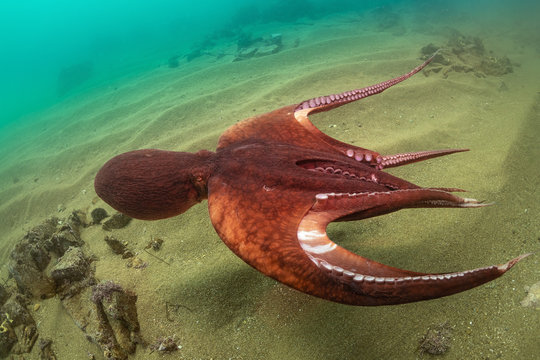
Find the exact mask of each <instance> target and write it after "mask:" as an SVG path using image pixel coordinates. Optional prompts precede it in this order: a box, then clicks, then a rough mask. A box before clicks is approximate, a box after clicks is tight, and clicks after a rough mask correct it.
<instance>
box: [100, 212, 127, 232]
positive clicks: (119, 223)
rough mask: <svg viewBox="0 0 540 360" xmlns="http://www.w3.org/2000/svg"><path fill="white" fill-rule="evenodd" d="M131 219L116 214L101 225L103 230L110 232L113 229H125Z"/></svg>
mask: <svg viewBox="0 0 540 360" xmlns="http://www.w3.org/2000/svg"><path fill="white" fill-rule="evenodd" d="M131 220H132V219H131V218H130V217H129V216H127V215H124V214H122V213H116V214H114V215H113V216H111V218H110V219H109V220H107V221H105V222H104V223H103V230H106V231H111V230H113V229H121V228H123V227H126V226H127V225H128V224H129V223H130V222H131Z"/></svg>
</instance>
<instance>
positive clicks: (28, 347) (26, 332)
mask: <svg viewBox="0 0 540 360" xmlns="http://www.w3.org/2000/svg"><path fill="white" fill-rule="evenodd" d="M15 333H16V335H17V340H18V341H17V344H15V345H14V346H13V348H12V349H11V353H12V354H26V353H29V352H30V351H32V348H33V347H34V344H35V343H36V340H37V338H38V336H39V333H38V331H37V328H36V325H35V324H31V325H26V326H20V327H18V328H16V329H15Z"/></svg>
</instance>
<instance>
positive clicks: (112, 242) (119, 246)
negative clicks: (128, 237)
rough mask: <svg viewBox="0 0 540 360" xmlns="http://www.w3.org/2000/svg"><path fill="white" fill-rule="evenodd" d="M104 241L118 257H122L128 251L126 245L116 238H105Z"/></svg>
mask: <svg viewBox="0 0 540 360" xmlns="http://www.w3.org/2000/svg"><path fill="white" fill-rule="evenodd" d="M104 240H105V242H106V243H107V245H109V247H110V248H111V250H112V251H113V252H114V253H115V254H117V255H122V254H123V253H125V252H126V250H127V247H126V244H124V243H123V242H121V241H120V240H118V239H117V238H115V237H114V236H105V238H104Z"/></svg>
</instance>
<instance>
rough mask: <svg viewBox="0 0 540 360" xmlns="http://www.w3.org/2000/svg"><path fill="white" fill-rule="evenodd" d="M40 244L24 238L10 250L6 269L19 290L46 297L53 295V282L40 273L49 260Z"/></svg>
mask: <svg viewBox="0 0 540 360" xmlns="http://www.w3.org/2000/svg"><path fill="white" fill-rule="evenodd" d="M42 245H43V244H36V243H30V240H29V238H24V239H23V240H22V241H21V242H20V243H18V244H17V245H16V246H15V249H14V250H13V251H12V252H11V255H10V261H9V265H8V269H9V273H10V274H11V276H13V278H14V279H15V282H16V283H17V287H18V288H19V289H20V291H22V292H24V293H25V294H28V295H31V296H33V297H37V298H48V297H51V296H54V294H55V284H54V282H53V281H52V280H51V279H49V278H48V277H47V276H45V275H44V274H43V273H42V268H44V267H45V266H46V264H47V263H48V262H49V260H50V257H49V255H48V254H47V253H46V252H45V251H43V249H42V248H41V246H42ZM38 255H39V256H38Z"/></svg>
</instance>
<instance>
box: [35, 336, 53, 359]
mask: <svg viewBox="0 0 540 360" xmlns="http://www.w3.org/2000/svg"><path fill="white" fill-rule="evenodd" d="M38 347H39V357H40V359H41V360H56V354H55V353H54V351H53V350H52V340H51V339H43V338H42V339H39V342H38Z"/></svg>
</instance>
